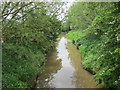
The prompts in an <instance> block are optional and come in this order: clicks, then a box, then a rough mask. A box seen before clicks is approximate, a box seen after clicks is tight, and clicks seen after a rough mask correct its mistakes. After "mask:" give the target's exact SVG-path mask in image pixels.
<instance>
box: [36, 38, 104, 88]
mask: <svg viewBox="0 0 120 90" xmlns="http://www.w3.org/2000/svg"><path fill="white" fill-rule="evenodd" d="M35 87H36V88H100V87H102V86H101V85H98V86H97V85H96V83H95V81H94V80H93V76H92V75H91V74H90V73H89V72H87V71H86V70H84V69H83V68H82V65H81V56H80V53H79V50H77V49H76V47H75V46H74V45H73V44H72V43H71V41H70V40H68V39H67V38H65V37H60V38H59V39H58V45H57V47H56V48H55V49H53V50H51V51H49V52H48V55H47V62H46V65H45V72H44V73H42V74H40V75H39V77H38V79H37V82H36V86H35Z"/></svg>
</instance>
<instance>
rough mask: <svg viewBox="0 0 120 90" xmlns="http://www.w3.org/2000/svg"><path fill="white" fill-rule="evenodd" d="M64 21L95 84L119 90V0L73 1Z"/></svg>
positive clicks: (69, 35)
mask: <svg viewBox="0 0 120 90" xmlns="http://www.w3.org/2000/svg"><path fill="white" fill-rule="evenodd" d="M67 22H68V23H69V25H70V27H71V28H72V29H73V31H70V32H69V33H68V34H67V36H68V37H69V38H71V39H72V40H73V42H74V43H75V44H76V46H77V47H78V48H79V49H80V53H81V55H82V64H83V65H84V67H86V68H88V69H90V70H92V71H93V72H95V75H94V77H95V79H96V81H97V82H98V84H101V83H104V84H105V87H107V88H110V87H113V88H118V89H120V2H117V3H112V2H109V3H108V2H103V3H100V2H99V3H98V2H96V3H95V2H89V3H82V2H77V3H74V4H73V6H72V7H71V8H70V9H69V14H68V21H67Z"/></svg>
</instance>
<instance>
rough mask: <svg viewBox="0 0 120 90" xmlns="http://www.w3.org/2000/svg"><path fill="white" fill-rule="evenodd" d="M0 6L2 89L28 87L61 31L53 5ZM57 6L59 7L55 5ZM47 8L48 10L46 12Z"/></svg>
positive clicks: (6, 3)
mask: <svg viewBox="0 0 120 90" xmlns="http://www.w3.org/2000/svg"><path fill="white" fill-rule="evenodd" d="M52 4H53V3H43V2H38V3H37V2H36V3H35V2H34V3H33V2H28V3H25V2H3V3H2V6H1V7H2V8H3V9H2V17H3V19H2V24H3V27H2V32H3V37H2V39H3V55H2V57H3V61H2V63H3V68H2V71H3V72H2V74H3V75H2V76H3V78H2V81H3V82H2V84H3V88H15V87H16V88H26V87H30V85H31V83H32V82H33V80H34V77H35V76H36V74H37V73H40V72H42V71H43V68H42V65H43V63H44V62H45V61H46V58H45V55H46V52H47V51H48V50H49V49H50V48H52V47H54V42H55V39H56V38H57V36H58V34H59V33H60V30H61V28H60V27H61V21H59V20H58V19H57V15H56V12H55V14H54V12H53V11H52V9H54V11H55V10H57V9H58V8H59V7H58V6H55V5H58V4H57V3H56V4H54V6H53V5H52ZM59 5H62V4H60V3H59ZM48 6H49V8H48Z"/></svg>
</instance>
